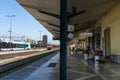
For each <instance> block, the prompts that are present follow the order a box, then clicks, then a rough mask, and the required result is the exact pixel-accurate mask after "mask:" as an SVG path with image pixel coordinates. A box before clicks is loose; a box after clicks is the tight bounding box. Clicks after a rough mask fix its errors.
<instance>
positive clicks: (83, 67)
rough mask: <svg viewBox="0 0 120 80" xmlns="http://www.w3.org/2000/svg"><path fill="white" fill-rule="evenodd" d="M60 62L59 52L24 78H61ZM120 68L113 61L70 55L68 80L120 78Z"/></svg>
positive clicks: (40, 79)
mask: <svg viewBox="0 0 120 80" xmlns="http://www.w3.org/2000/svg"><path fill="white" fill-rule="evenodd" d="M59 62H60V61H59V54H57V55H55V56H54V57H53V58H51V59H50V60H49V61H47V62H46V63H44V64H43V65H42V66H40V67H39V68H38V69H37V70H36V71H34V72H33V73H31V74H30V75H29V76H28V77H26V78H25V79H24V80H60V76H59V72H60V66H59ZM119 68H120V65H119V64H115V63H112V62H106V63H103V64H101V63H97V64H95V63H94V62H93V61H92V60H83V54H76V55H69V56H68V58H67V80H120V69H119ZM28 72H29V71H28ZM0 80H1V79H0Z"/></svg>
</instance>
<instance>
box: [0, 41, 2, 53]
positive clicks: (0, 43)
mask: <svg viewBox="0 0 120 80" xmlns="http://www.w3.org/2000/svg"><path fill="white" fill-rule="evenodd" d="M1 44H2V43H1V39H0V51H1V46H2V45H1Z"/></svg>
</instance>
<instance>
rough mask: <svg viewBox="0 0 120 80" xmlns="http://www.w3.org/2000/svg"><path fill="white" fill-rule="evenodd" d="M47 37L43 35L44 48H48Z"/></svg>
mask: <svg viewBox="0 0 120 80" xmlns="http://www.w3.org/2000/svg"><path fill="white" fill-rule="evenodd" d="M47 42H48V41H47V35H43V44H44V47H47Z"/></svg>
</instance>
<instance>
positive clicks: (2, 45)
mask: <svg viewBox="0 0 120 80" xmlns="http://www.w3.org/2000/svg"><path fill="white" fill-rule="evenodd" d="M29 49H31V45H30V43H29V42H25V41H15V40H12V41H10V40H8V39H3V38H1V39H0V50H1V51H6V50H29Z"/></svg>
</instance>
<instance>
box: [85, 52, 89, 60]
mask: <svg viewBox="0 0 120 80" xmlns="http://www.w3.org/2000/svg"><path fill="white" fill-rule="evenodd" d="M84 60H88V52H87V50H86V51H85V52H84Z"/></svg>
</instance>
